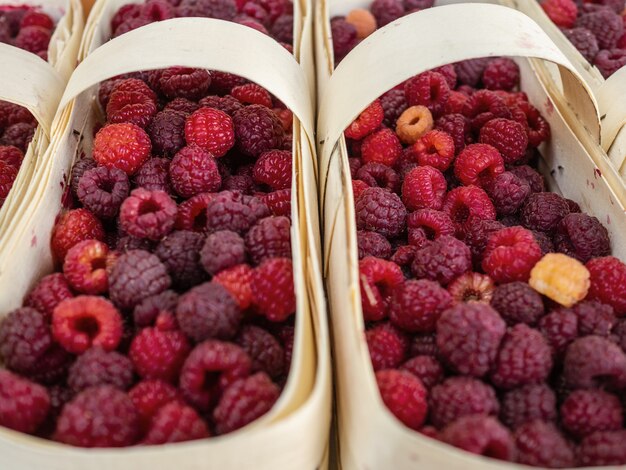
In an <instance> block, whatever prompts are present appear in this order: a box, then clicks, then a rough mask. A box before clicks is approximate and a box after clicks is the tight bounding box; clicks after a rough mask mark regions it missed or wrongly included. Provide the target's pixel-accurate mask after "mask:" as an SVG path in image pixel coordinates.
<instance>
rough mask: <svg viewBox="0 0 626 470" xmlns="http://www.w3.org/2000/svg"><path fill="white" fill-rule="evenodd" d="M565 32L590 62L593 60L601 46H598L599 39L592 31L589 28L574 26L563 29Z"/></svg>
mask: <svg viewBox="0 0 626 470" xmlns="http://www.w3.org/2000/svg"><path fill="white" fill-rule="evenodd" d="M563 34H565V36H566V37H567V39H569V42H571V43H572V44H573V45H574V47H575V48H576V49H578V52H580V53H581V54H582V55H583V57H584V58H585V59H587V61H588V62H593V58H594V57H595V56H596V54H597V53H598V51H599V50H600V48H599V47H598V40H597V39H596V37H595V36H594V35H593V33H592V32H591V31H589V30H588V29H587V28H572V29H565V30H563Z"/></svg>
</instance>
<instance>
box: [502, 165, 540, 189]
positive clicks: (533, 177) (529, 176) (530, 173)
mask: <svg viewBox="0 0 626 470" xmlns="http://www.w3.org/2000/svg"><path fill="white" fill-rule="evenodd" d="M509 171H510V172H511V173H513V174H514V175H515V176H517V177H518V178H521V179H523V180H525V181H526V182H527V183H528V185H529V186H530V190H531V192H533V193H541V192H543V191H545V190H546V184H545V181H544V179H543V176H541V175H540V174H539V173H537V172H536V171H535V170H533V169H532V168H531V167H529V166H528V165H521V166H515V167H513V168H511V169H510V170H509Z"/></svg>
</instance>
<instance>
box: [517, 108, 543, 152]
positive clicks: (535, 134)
mask: <svg viewBox="0 0 626 470" xmlns="http://www.w3.org/2000/svg"><path fill="white" fill-rule="evenodd" d="M518 108H519V109H520V110H522V112H523V113H524V114H525V115H526V122H527V124H528V144H529V145H530V146H532V147H538V146H539V144H541V142H545V141H547V140H548V139H549V138H550V125H549V124H548V122H547V121H546V120H545V119H544V118H543V117H542V116H541V114H540V113H539V111H538V110H537V109H536V108H534V107H533V106H532V105H530V104H528V103H520V104H519V105H518Z"/></svg>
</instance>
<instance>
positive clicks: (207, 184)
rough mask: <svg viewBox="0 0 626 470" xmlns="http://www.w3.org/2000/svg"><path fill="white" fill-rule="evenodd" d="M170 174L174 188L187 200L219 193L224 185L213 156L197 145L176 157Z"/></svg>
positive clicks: (191, 146) (171, 165) (187, 148)
mask: <svg viewBox="0 0 626 470" xmlns="http://www.w3.org/2000/svg"><path fill="white" fill-rule="evenodd" d="M203 109H204V108H203ZM206 109H208V108H206ZM169 174H170V181H171V183H172V187H173V188H174V190H175V191H176V193H177V194H179V195H180V196H182V197H185V198H189V197H192V196H195V195H197V194H200V193H203V192H213V191H217V190H218V189H219V188H220V186H221V184H222V179H221V176H220V174H219V171H218V167H217V163H216V161H215V159H214V158H213V155H212V154H211V153H210V152H208V151H206V150H204V149H202V148H200V147H198V146H197V145H195V144H192V145H190V146H188V147H184V148H183V149H181V150H180V151H179V152H178V153H177V154H176V155H175V156H174V158H173V160H172V163H171V164H170V168H169Z"/></svg>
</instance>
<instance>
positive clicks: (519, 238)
mask: <svg viewBox="0 0 626 470" xmlns="http://www.w3.org/2000/svg"><path fill="white" fill-rule="evenodd" d="M540 259H541V248H539V245H538V244H537V242H536V241H535V238H534V236H533V234H532V232H530V231H529V230H526V229H524V228H522V227H519V226H516V227H506V228H503V229H501V230H499V231H497V232H495V233H493V234H492V235H491V236H490V237H489V241H488V242H487V246H486V248H485V251H484V255H483V262H482V268H483V269H484V270H485V272H486V273H487V274H489V276H491V278H492V279H493V280H494V281H496V282H499V283H506V282H513V281H527V280H528V278H529V276H530V271H531V269H532V268H533V267H534V266H535V264H536V263H537V262H538V261H539V260H540Z"/></svg>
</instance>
